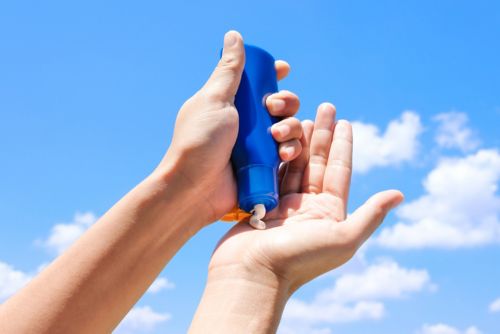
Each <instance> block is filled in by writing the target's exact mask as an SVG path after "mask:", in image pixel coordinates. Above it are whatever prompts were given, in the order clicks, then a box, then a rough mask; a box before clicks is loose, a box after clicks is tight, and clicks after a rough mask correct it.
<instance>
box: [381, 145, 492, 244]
mask: <svg viewBox="0 0 500 334" xmlns="http://www.w3.org/2000/svg"><path fill="white" fill-rule="evenodd" d="M499 181H500V153H499V152H498V150H494V149H490V150H480V151H478V152H477V153H475V154H471V155H469V156H466V157H462V158H446V159H442V160H441V161H440V162H439V163H438V165H437V167H436V168H435V169H434V170H432V171H431V172H430V173H429V174H428V176H427V177H426V179H425V180H424V188H425V191H426V193H425V194H424V195H422V196H421V197H420V198H417V199H416V200H414V201H412V202H409V203H408V204H405V205H403V206H401V208H400V209H399V210H398V211H397V212H396V215H397V217H398V218H399V219H400V222H398V223H397V224H396V225H394V226H392V227H388V228H385V229H384V230H382V232H381V233H380V235H379V237H378V238H377V240H376V243H378V244H380V245H383V246H386V247H390V248H397V249H409V248H424V247H433V248H458V247H473V246H479V245H486V244H491V243H498V242H500V220H499V215H500V196H498V195H497V194H496V193H497V189H498V183H499Z"/></svg>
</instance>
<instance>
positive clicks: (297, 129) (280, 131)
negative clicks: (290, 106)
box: [271, 117, 302, 143]
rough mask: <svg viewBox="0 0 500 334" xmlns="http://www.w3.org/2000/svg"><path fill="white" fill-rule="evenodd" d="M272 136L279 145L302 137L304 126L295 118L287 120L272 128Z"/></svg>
mask: <svg viewBox="0 0 500 334" xmlns="http://www.w3.org/2000/svg"><path fill="white" fill-rule="evenodd" d="M271 134H272V136H273V138H274V140H276V141H277V142H278V143H283V142H286V141H288V140H292V139H300V137H302V124H301V123H300V121H299V120H298V119H297V118H295V117H289V118H285V119H284V120H282V121H279V122H278V123H276V124H274V125H273V126H272V127H271Z"/></svg>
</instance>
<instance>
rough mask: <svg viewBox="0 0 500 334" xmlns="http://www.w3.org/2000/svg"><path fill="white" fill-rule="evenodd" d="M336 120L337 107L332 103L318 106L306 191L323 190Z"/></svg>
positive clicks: (307, 169) (305, 182)
mask: <svg viewBox="0 0 500 334" xmlns="http://www.w3.org/2000/svg"><path fill="white" fill-rule="evenodd" d="M334 122H335V107H334V106H333V105H332V104H330V103H322V104H321V105H320V106H319V107H318V111H317V113H316V120H315V122H314V129H313V133H312V137H311V143H310V156H309V164H308V165H307V167H306V175H305V176H307V179H305V180H304V187H303V188H304V189H303V190H304V192H308V193H320V192H321V191H322V190H323V178H324V175H325V169H326V164H327V162H328V155H329V153H330V145H331V143H332V137H333V126H334Z"/></svg>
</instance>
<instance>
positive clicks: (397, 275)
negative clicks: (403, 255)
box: [319, 260, 431, 302]
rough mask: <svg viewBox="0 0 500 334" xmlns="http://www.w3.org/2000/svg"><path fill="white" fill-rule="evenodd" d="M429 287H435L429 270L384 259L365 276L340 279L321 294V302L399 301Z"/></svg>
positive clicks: (351, 274) (367, 271) (365, 272)
mask: <svg viewBox="0 0 500 334" xmlns="http://www.w3.org/2000/svg"><path fill="white" fill-rule="evenodd" d="M426 287H429V288H430V287H431V285H430V276H429V273H428V272H427V271H426V270H420V269H406V268H402V267H400V266H399V265H398V264H397V263H396V262H394V261H392V260H382V261H380V262H378V263H376V264H373V265H371V266H369V267H367V268H366V269H365V270H364V271H363V272H361V273H357V274H354V273H349V274H345V275H343V276H341V277H339V278H338V279H337V281H336V282H335V285H334V286H333V288H331V289H327V290H324V291H322V292H321V294H320V295H319V299H320V300H332V301H341V302H353V301H359V300H379V299H388V298H391V299H395V298H403V297H405V296H407V295H408V294H409V293H412V292H418V291H421V290H422V289H424V288H426Z"/></svg>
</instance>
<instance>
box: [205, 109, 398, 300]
mask: <svg viewBox="0 0 500 334" xmlns="http://www.w3.org/2000/svg"><path fill="white" fill-rule="evenodd" d="M303 131H304V135H303V137H302V139H301V141H302V147H303V149H302V153H301V155H300V156H299V157H298V158H297V159H295V160H293V161H291V162H289V163H287V164H285V165H284V166H282V169H281V175H282V177H281V190H280V193H281V198H280V204H279V206H278V207H277V208H276V209H275V210H273V211H271V212H270V213H269V214H268V215H267V216H266V217H265V219H264V220H265V222H266V224H267V229H266V230H254V229H252V228H251V227H250V226H248V224H243V223H240V224H237V225H236V226H234V227H233V228H232V229H231V230H230V231H229V232H228V233H227V234H226V235H225V236H224V238H223V239H222V240H221V241H220V243H219V245H218V247H217V248H216V250H215V251H214V254H213V256H212V260H211V263H210V270H217V268H220V267H227V266H234V265H237V266H244V267H245V268H247V270H264V271H268V272H270V273H271V274H273V275H276V276H277V277H279V278H281V279H285V280H287V281H288V282H289V284H290V287H291V289H292V291H293V290H295V289H296V288H298V287H300V286H301V285H302V284H304V283H306V282H307V281H309V280H311V279H313V278H314V277H316V276H318V275H320V274H322V273H324V272H327V271H329V270H331V269H333V268H336V267H338V266H340V265H342V264H343V263H345V262H346V261H347V260H349V259H350V258H351V257H352V256H353V254H354V253H355V252H356V250H357V249H358V248H359V246H360V245H361V244H362V243H363V242H364V241H365V240H366V239H367V238H368V237H369V236H370V235H371V234H372V233H373V231H374V230H375V229H376V228H377V227H378V226H379V224H380V223H381V222H382V220H383V218H384V217H385V215H386V214H387V212H388V211H389V210H390V209H391V208H393V207H394V206H396V205H397V204H399V203H400V202H401V200H402V199H403V196H402V194H401V193H400V192H399V191H396V190H389V191H385V192H381V193H378V194H376V195H374V196H373V197H372V198H370V199H369V200H368V201H367V202H366V203H365V204H364V205H363V206H361V207H360V208H358V209H357V210H356V211H355V212H354V213H353V214H352V215H350V216H349V217H347V211H346V210H347V200H348V196H349V187H350V180H351V170H352V129H351V126H350V124H349V123H348V122H346V121H338V122H335V108H334V106H333V105H331V104H327V103H324V104H322V105H320V106H319V108H318V111H317V116H316V120H315V122H314V123H313V122H311V121H304V122H303Z"/></svg>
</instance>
